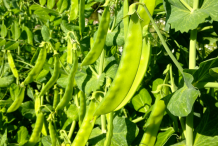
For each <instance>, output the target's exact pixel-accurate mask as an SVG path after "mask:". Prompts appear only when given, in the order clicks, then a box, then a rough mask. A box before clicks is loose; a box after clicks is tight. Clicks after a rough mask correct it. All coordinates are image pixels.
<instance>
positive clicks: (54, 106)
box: [53, 85, 60, 109]
mask: <svg viewBox="0 0 218 146" xmlns="http://www.w3.org/2000/svg"><path fill="white" fill-rule="evenodd" d="M59 101H60V95H59V90H58V88H57V85H55V86H54V101H53V108H54V109H55V108H56V107H57V105H58V103H59Z"/></svg>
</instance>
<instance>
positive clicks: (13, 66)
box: [7, 50, 19, 78]
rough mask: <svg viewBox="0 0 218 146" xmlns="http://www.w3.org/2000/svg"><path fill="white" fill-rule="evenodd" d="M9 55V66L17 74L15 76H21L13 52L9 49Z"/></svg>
mask: <svg viewBox="0 0 218 146" xmlns="http://www.w3.org/2000/svg"><path fill="white" fill-rule="evenodd" d="M7 55H8V63H9V66H10V68H11V71H12V73H13V75H14V76H15V78H19V75H18V71H17V69H16V66H15V63H14V59H13V57H12V55H11V52H10V51H9V50H8V51H7Z"/></svg>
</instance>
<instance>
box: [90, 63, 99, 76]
mask: <svg viewBox="0 0 218 146" xmlns="http://www.w3.org/2000/svg"><path fill="white" fill-rule="evenodd" d="M89 68H90V69H91V71H92V73H93V74H94V75H96V76H98V74H97V73H96V72H95V70H94V69H93V68H92V66H91V65H89Z"/></svg>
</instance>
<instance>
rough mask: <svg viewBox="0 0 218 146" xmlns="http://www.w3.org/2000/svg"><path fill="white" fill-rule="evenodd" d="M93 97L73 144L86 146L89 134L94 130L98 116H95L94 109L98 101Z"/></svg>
mask: <svg viewBox="0 0 218 146" xmlns="http://www.w3.org/2000/svg"><path fill="white" fill-rule="evenodd" d="M94 100H95V99H93V100H92V101H91V102H90V104H89V107H88V110H87V112H86V115H85V118H84V119H83V122H82V125H81V126H80V129H79V131H78V133H77V135H76V137H75V139H74V141H73V143H72V145H71V146H85V145H86V143H87V141H88V139H89V136H90V134H91V132H92V129H93V127H94V124H95V120H96V118H97V117H96V116H95V117H93V114H94V111H95V109H96V107H97V103H96V102H95V101H94Z"/></svg>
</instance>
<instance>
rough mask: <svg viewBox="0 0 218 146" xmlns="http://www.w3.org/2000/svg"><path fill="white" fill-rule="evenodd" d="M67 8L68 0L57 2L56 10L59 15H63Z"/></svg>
mask: <svg viewBox="0 0 218 146" xmlns="http://www.w3.org/2000/svg"><path fill="white" fill-rule="evenodd" d="M67 7H68V0H58V3H57V8H58V11H59V13H63V12H64V10H66V9H67Z"/></svg>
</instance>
